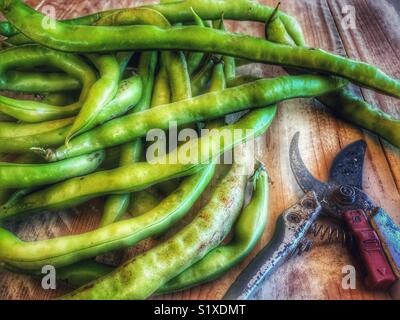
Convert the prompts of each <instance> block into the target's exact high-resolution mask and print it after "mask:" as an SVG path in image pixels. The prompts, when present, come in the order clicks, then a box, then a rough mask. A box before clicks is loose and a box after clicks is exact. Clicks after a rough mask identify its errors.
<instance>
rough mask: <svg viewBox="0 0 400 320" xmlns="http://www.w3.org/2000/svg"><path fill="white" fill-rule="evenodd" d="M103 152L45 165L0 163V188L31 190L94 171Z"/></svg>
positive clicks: (101, 158) (101, 159)
mask: <svg viewBox="0 0 400 320" xmlns="http://www.w3.org/2000/svg"><path fill="white" fill-rule="evenodd" d="M103 160H104V152H101V151H100V152H95V153H92V154H87V155H84V156H80V157H76V158H72V159H67V160H63V161H59V162H54V163H46V164H16V163H7V162H0V188H31V187H35V186H40V185H45V184H51V183H55V182H59V181H62V180H66V179H69V178H72V177H77V176H82V175H85V174H88V173H90V172H93V171H95V170H96V169H97V168H98V166H99V165H100V164H101V163H102V162H103Z"/></svg>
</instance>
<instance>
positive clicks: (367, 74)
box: [0, 0, 400, 98]
mask: <svg viewBox="0 0 400 320" xmlns="http://www.w3.org/2000/svg"><path fill="white" fill-rule="evenodd" d="M167 5H168V4H167ZM167 5H166V6H167ZM0 9H1V10H2V12H3V13H4V15H5V16H6V17H7V19H8V20H9V21H10V22H11V23H12V24H14V25H15V26H16V27H17V28H18V29H19V30H21V31H22V32H23V33H24V34H25V35H27V36H28V37H29V38H31V39H33V40H34V41H36V42H38V43H40V44H42V45H46V46H48V47H52V48H55V49H58V50H62V51H73V52H105V51H123V50H151V49H153V50H154V49H164V50H192V51H203V52H212V53H219V54H222V55H227V56H233V57H238V58H245V59H249V60H252V61H254V62H263V63H270V64H277V65H285V66H291V67H299V68H305V69H309V70H314V71H321V72H325V73H329V74H334V75H338V76H341V77H343V78H347V79H349V80H351V81H353V82H355V83H357V84H360V85H362V86H365V87H369V88H372V89H375V90H377V91H379V92H382V93H385V94H388V95H392V96H394V97H397V98H400V81H399V80H398V79H394V78H391V77H390V76H388V75H387V74H385V73H384V72H383V71H381V70H380V69H378V68H376V67H374V66H371V65H368V64H366V63H363V62H358V61H355V60H350V59H347V58H344V57H341V56H338V55H335V54H331V53H328V52H326V51H324V50H320V49H311V48H306V47H302V46H301V47H293V46H288V45H281V44H276V43H273V42H270V41H266V40H262V39H258V38H255V37H250V36H243V35H239V34H234V33H229V32H223V31H220V30H214V29H210V28H203V27H198V26H182V27H171V28H160V27H155V26H148V25H137V26H121V27H95V26H71V25H66V24H62V23H60V22H57V21H54V28H52V29H51V30H47V29H46V28H43V26H42V21H43V15H42V14H40V13H38V12H36V11H35V10H33V9H31V8H30V7H29V6H27V5H25V4H24V3H23V2H21V1H20V0H16V1H9V0H2V1H0ZM28 17H29V19H28ZM194 34H195V35H196V36H194ZM88 35H90V37H89V36H88Z"/></svg>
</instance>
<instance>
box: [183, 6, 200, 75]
mask: <svg viewBox="0 0 400 320" xmlns="http://www.w3.org/2000/svg"><path fill="white" fill-rule="evenodd" d="M190 9H191V11H192V14H193V20H194V23H195V25H197V26H199V27H205V24H204V22H203V20H202V19H201V18H200V17H199V16H198V15H197V13H196V12H195V11H194V10H193V8H190ZM203 58H204V53H203V52H189V53H188V55H187V59H186V60H187V68H188V72H189V74H190V75H193V73H194V72H195V71H196V70H197V69H198V68H199V67H200V65H201V62H202V61H203Z"/></svg>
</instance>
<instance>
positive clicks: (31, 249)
mask: <svg viewBox="0 0 400 320" xmlns="http://www.w3.org/2000/svg"><path fill="white" fill-rule="evenodd" d="M214 168H215V166H214V165H213V164H210V165H208V166H205V167H204V168H203V169H202V170H200V172H198V173H196V174H195V175H193V176H191V177H189V178H186V179H185V180H184V182H183V183H182V184H181V185H180V187H179V188H178V189H177V190H176V191H175V192H174V193H173V194H171V195H170V196H169V197H167V198H166V199H164V200H163V201H162V202H161V203H160V204H159V205H158V206H157V207H156V208H154V209H153V210H151V211H150V212H148V213H146V214H144V215H141V216H139V217H136V218H131V219H128V220H124V221H120V222H116V223H113V224H110V225H108V226H105V227H102V228H99V229H96V230H94V231H90V232H87V233H83V234H80V235H73V236H66V237H59V238H54V239H48V240H41V241H36V242H24V241H21V240H20V239H18V238H17V237H16V236H15V235H13V234H12V233H11V232H9V231H7V230H5V229H2V228H0V248H1V250H0V261H1V262H2V263H3V264H6V265H8V266H10V267H14V268H18V269H21V270H40V269H41V268H42V267H43V266H44V265H47V264H50V265H53V266H55V267H62V266H67V265H71V264H73V263H76V262H78V261H82V260H86V259H88V258H91V257H94V256H97V255H100V254H102V253H106V252H109V251H112V250H118V249H122V248H126V247H130V246H132V245H135V244H136V243H138V242H139V241H141V240H143V239H146V238H148V237H150V236H153V235H157V234H159V233H162V232H165V231H166V230H168V228H170V227H171V226H172V225H173V224H174V223H176V222H177V221H179V220H180V219H181V218H182V217H183V216H184V215H185V214H186V213H187V212H188V211H189V209H190V208H191V207H192V206H193V204H194V203H195V201H196V200H197V199H198V198H199V196H200V195H201V193H202V192H203V191H204V189H205V188H206V186H207V185H208V183H209V182H210V180H211V179H212V177H213V175H214Z"/></svg>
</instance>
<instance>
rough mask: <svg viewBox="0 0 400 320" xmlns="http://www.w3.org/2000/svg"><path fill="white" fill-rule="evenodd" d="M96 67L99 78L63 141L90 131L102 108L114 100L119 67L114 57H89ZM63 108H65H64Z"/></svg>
mask: <svg viewBox="0 0 400 320" xmlns="http://www.w3.org/2000/svg"><path fill="white" fill-rule="evenodd" d="M89 59H90V60H91V61H92V62H93V63H94V64H95V66H96V67H97V69H98V71H99V74H100V77H99V79H98V80H97V81H96V82H95V83H94V84H93V86H92V87H91V88H90V90H89V92H88V95H87V97H86V99H85V102H84V103H83V105H82V108H81V110H80V112H79V114H78V116H77V117H76V119H75V121H74V124H73V125H72V128H71V130H70V131H69V132H68V135H67V137H66V139H65V142H66V143H68V141H69V140H70V139H72V138H73V137H75V136H77V135H79V134H81V133H82V132H85V131H88V130H90V129H92V128H93V127H94V126H95V125H96V124H95V122H96V118H97V116H98V114H99V113H100V111H101V110H102V109H103V108H107V107H108V106H107V104H108V103H109V102H111V100H112V99H114V97H115V95H116V93H117V90H118V83H119V80H120V65H119V63H118V61H117V59H116V58H115V56H114V55H89ZM64 108H65V107H64Z"/></svg>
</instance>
